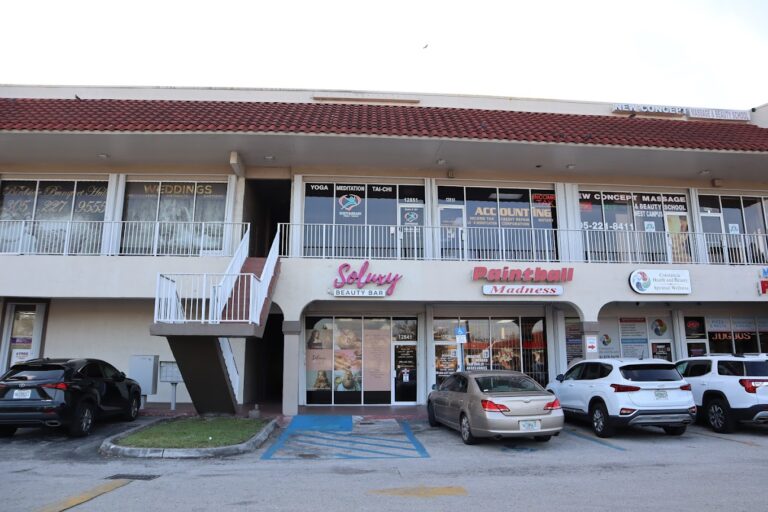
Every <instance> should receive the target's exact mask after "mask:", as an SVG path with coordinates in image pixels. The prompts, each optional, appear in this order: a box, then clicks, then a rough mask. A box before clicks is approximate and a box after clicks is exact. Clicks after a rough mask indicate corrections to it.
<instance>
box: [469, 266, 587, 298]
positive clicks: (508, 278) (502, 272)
mask: <svg viewBox="0 0 768 512" xmlns="http://www.w3.org/2000/svg"><path fill="white" fill-rule="evenodd" d="M472 280H473V281H488V282H491V283H494V284H487V285H483V295H539V296H542V295H562V294H563V287H562V286H560V285H559V284H553V283H567V282H568V281H573V267H563V268H558V269H554V270H550V269H546V268H541V267H536V268H530V267H528V268H510V267H503V268H490V269H489V268H488V267H475V268H474V270H473V271H472ZM509 283H522V284H509Z"/></svg>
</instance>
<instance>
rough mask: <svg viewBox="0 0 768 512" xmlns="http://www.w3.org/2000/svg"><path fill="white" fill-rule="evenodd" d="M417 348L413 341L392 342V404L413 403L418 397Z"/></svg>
mask: <svg viewBox="0 0 768 512" xmlns="http://www.w3.org/2000/svg"><path fill="white" fill-rule="evenodd" d="M417 354H418V350H417V344H416V343H415V342H398V341H395V342H394V343H393V344H392V368H393V371H392V376H393V379H394V386H392V389H393V391H392V403H393V404H405V403H407V404H415V403H416V401H417V399H418V389H419V388H418V373H417V367H418V365H417V363H418V355H417Z"/></svg>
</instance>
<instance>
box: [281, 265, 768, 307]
mask: <svg viewBox="0 0 768 512" xmlns="http://www.w3.org/2000/svg"><path fill="white" fill-rule="evenodd" d="M345 262H346V261H345V260H312V259H291V258H285V259H283V260H282V262H281V271H280V278H279V280H278V282H277V286H276V288H275V294H274V302H275V303H277V304H278V305H279V306H280V308H281V309H282V311H283V313H284V315H285V319H286V320H298V319H299V318H300V315H301V313H302V310H303V309H304V308H305V306H306V305H307V304H309V303H311V302H313V301H327V300H335V301H344V302H348V303H351V304H363V303H375V302H394V301H414V302H427V303H450V302H464V303H466V302H474V303H480V304H493V303H495V304H499V303H502V304H504V303H507V304H508V303H517V304H520V303H531V302H536V303H539V304H562V303H566V304H571V305H573V306H574V307H575V308H576V309H577V310H578V311H579V313H580V315H581V316H582V319H583V320H586V321H596V320H597V319H598V316H599V314H600V311H601V310H602V308H603V307H604V306H605V305H607V304H610V303H612V302H623V303H636V302H642V303H653V302H657V303H662V304H663V303H670V304H674V303H681V304H683V303H691V302H702V303H703V302H710V303H711V302H733V303H750V302H751V303H757V304H760V305H762V306H763V307H765V306H768V296H760V295H759V294H758V292H757V282H758V267H754V266H728V265H656V266H654V265H637V264H634V265H630V264H589V263H550V264H538V265H537V264H533V263H521V264H519V265H516V264H514V263H509V262H506V263H505V262H482V263H475V262H442V261H434V262H424V261H372V262H370V266H369V268H368V272H374V273H384V274H387V273H393V274H395V273H396V274H402V276H403V277H402V279H400V281H399V282H398V283H397V286H396V288H395V291H394V293H393V294H392V295H391V296H388V297H383V298H342V297H338V298H337V297H332V296H331V295H329V292H330V291H331V290H332V289H333V281H334V280H335V279H337V278H338V275H339V274H338V267H339V265H340V264H342V263H345ZM349 263H350V264H351V265H352V269H353V270H357V269H359V268H360V265H361V264H362V261H360V260H356V261H354V260H353V261H349ZM476 265H484V266H486V267H489V268H502V267H504V266H508V267H510V268H521V269H525V268H528V267H531V268H536V267H537V266H538V267H541V268H544V269H548V270H554V269H559V268H562V267H573V268H574V277H573V281H572V282H568V283H563V294H562V295H559V296H552V297H536V296H533V297H532V296H517V297H516V296H503V297H500V296H486V295H483V293H482V285H483V284H491V283H487V282H485V281H477V282H473V281H472V270H473V268H474V267H475V266H476ZM638 269H658V270H671V269H676V270H688V271H689V272H690V277H691V287H692V293H691V294H688V295H648V294H644V295H641V294H638V293H635V292H634V291H633V290H632V289H631V288H630V287H629V275H630V274H631V273H632V272H633V271H635V270H638ZM372 287H373V286H371V285H369V286H367V288H372ZM385 288H386V287H385Z"/></svg>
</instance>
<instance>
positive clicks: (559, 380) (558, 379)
mask: <svg viewBox="0 0 768 512" xmlns="http://www.w3.org/2000/svg"><path fill="white" fill-rule="evenodd" d="M555 380H556V381H557V382H563V381H564V380H565V375H563V374H562V373H561V374H560V375H558V376H557V377H555Z"/></svg>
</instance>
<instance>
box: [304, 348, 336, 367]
mask: <svg viewBox="0 0 768 512" xmlns="http://www.w3.org/2000/svg"><path fill="white" fill-rule="evenodd" d="M331 369H333V349H330V348H329V349H320V350H307V370H315V371H317V370H331Z"/></svg>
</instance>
